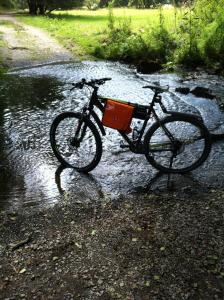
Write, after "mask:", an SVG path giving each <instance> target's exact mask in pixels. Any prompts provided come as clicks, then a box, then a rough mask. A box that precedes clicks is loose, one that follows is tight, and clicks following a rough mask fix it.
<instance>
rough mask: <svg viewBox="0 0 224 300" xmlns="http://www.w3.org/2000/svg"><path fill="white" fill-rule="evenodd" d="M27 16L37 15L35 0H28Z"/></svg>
mask: <svg viewBox="0 0 224 300" xmlns="http://www.w3.org/2000/svg"><path fill="white" fill-rule="evenodd" d="M27 2H28V7H29V14H30V15H37V3H36V0H28V1H27Z"/></svg>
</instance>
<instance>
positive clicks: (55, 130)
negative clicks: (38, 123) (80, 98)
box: [50, 78, 211, 174]
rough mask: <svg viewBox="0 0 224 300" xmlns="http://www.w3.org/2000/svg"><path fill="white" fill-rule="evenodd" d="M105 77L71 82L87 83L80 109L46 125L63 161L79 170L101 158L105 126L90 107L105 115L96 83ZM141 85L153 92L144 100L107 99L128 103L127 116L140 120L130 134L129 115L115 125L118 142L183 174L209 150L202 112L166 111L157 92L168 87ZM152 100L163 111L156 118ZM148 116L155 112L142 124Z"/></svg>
mask: <svg viewBox="0 0 224 300" xmlns="http://www.w3.org/2000/svg"><path fill="white" fill-rule="evenodd" d="M108 80H111V78H102V79H94V80H90V81H86V80H85V79H82V80H81V81H80V82H77V83H73V84H72V88H71V90H73V89H75V88H79V89H83V88H84V87H85V86H86V87H89V88H91V89H92V94H91V96H90V98H89V101H88V103H87V104H86V105H84V107H83V109H82V112H63V113H61V114H60V115H58V116H57V117H56V118H55V119H54V121H53V123H52V125H51V129H50V142H51V147H52V149H53V152H54V154H55V156H56V158H57V159H58V160H59V162H60V163H61V164H62V165H64V166H66V167H72V168H74V169H76V170H77V171H79V172H90V171H91V170H93V169H94V168H95V167H96V166H97V165H98V163H99V162H100V159H101V155H102V139H101V135H100V133H101V134H102V135H103V136H105V135H106V132H105V128H104V127H105V124H104V122H103V119H102V120H101V119H100V117H99V116H98V114H97V113H96V111H95V110H94V108H95V107H96V108H98V109H99V110H100V112H101V113H102V114H103V118H104V114H105V111H107V110H108V109H107V106H108V103H109V99H108V98H106V97H103V96H100V95H98V89H99V87H100V85H103V84H104V83H105V82H106V81H108ZM143 88H149V89H151V90H152V91H153V92H154V96H153V99H152V101H151V103H150V104H149V105H140V104H137V103H130V102H123V101H121V100H113V99H112V100H111V101H115V105H116V103H117V105H122V104H124V105H127V106H129V107H130V108H131V110H132V114H131V120H132V119H133V118H134V119H138V120H141V121H142V122H143V124H142V126H141V128H140V129H138V130H137V131H136V130H135V129H134V130H133V133H132V137H130V136H128V134H129V133H130V126H129V125H130V120H129V124H128V126H126V128H125V129H117V131H118V133H119V134H120V135H121V137H122V138H123V139H124V140H125V141H126V143H127V144H125V145H121V147H122V148H128V149H129V150H131V151H132V152H133V153H136V154H143V155H145V156H146V159H147V160H148V162H149V163H150V164H151V165H152V166H153V167H155V168H156V169H158V170H159V171H162V172H163V173H180V174H183V173H187V172H190V171H192V170H194V169H196V168H197V167H199V166H200V165H201V164H202V163H203V162H204V161H205V160H206V158H207V157H208V155H209V153H210V150H211V137H210V133H209V131H208V129H207V128H206V126H205V125H204V124H203V120H202V118H201V117H200V116H197V115H193V114H188V113H182V112H175V111H168V110H167V109H166V107H165V105H164V104H163V102H162V96H161V94H162V93H164V92H168V91H169V88H168V87H166V88H164V87H161V86H157V85H147V86H144V87H143ZM155 105H159V107H160V109H161V110H162V112H163V113H164V114H166V115H167V116H165V117H163V118H162V119H160V117H159V116H158V114H157V112H156V110H155ZM107 113H108V111H107ZM150 118H154V119H155V122H154V123H153V124H152V125H151V126H150V127H149V128H148V129H147V124H148V121H149V119H150ZM115 119H116V118H115ZM92 120H93V121H92ZM115 123H116V122H115ZM115 127H116V126H115ZM146 129H147V131H146ZM145 131H146V132H145ZM136 133H137V135H136Z"/></svg>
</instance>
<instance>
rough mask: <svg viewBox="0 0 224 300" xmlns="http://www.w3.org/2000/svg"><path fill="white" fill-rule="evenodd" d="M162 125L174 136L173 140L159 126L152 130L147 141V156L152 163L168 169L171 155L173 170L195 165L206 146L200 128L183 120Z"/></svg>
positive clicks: (185, 168)
mask: <svg viewBox="0 0 224 300" xmlns="http://www.w3.org/2000/svg"><path fill="white" fill-rule="evenodd" d="M164 125H165V127H166V128H167V129H168V130H169V132H170V133H171V134H172V136H173V137H174V138H175V142H174V144H172V143H171V141H170V139H169V138H168V137H167V135H166V134H165V132H164V130H163V129H162V128H161V127H158V128H157V129H156V130H155V131H154V133H153V134H152V136H151V138H150V140H149V143H148V147H149V148H148V149H149V156H150V158H151V160H153V162H154V164H155V165H158V166H161V167H162V168H164V169H165V170H168V169H170V161H171V158H172V157H173V162H172V170H174V171H177V172H178V171H181V170H187V169H188V168H191V167H192V166H193V165H196V164H197V163H198V161H200V159H201V157H202V155H203V153H204V149H205V146H206V144H205V139H204V137H203V136H202V130H201V128H200V127H198V126H196V125H195V124H193V123H190V122H187V121H183V120H181V121H180V120H179V121H178V120H177V121H170V122H167V123H165V124H164Z"/></svg>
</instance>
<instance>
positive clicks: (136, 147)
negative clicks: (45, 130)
mask: <svg viewBox="0 0 224 300" xmlns="http://www.w3.org/2000/svg"><path fill="white" fill-rule="evenodd" d="M97 91H98V87H94V89H93V92H92V95H91V97H90V101H89V104H88V105H87V106H85V107H84V108H83V114H84V115H85V116H86V117H87V118H90V116H92V117H93V118H94V120H95V122H96V123H97V125H98V127H99V129H100V131H101V133H102V135H106V132H105V129H104V126H103V124H102V122H101V120H100V118H99V117H98V115H97V114H96V112H95V111H94V106H96V107H97V108H98V109H99V110H100V111H101V112H102V114H103V113H104V106H103V104H102V103H101V101H102V102H103V100H104V101H105V98H104V97H100V96H99V95H98V94H97ZM99 99H101V101H100V100H99ZM161 99H162V98H161V96H160V95H159V93H158V92H155V93H154V96H153V99H152V102H151V104H150V105H148V106H147V105H139V104H134V105H135V107H136V111H137V110H138V108H139V109H144V112H142V113H138V111H137V112H136V113H134V115H133V118H136V119H140V120H144V122H143V125H142V128H141V130H140V131H139V136H138V138H137V140H135V141H133V140H131V139H130V138H129V137H128V135H127V134H126V133H125V132H123V131H120V130H117V131H118V132H119V134H120V135H121V136H122V138H123V139H124V140H125V141H126V142H127V143H128V146H127V147H129V148H130V150H131V151H132V152H134V153H136V154H145V150H144V147H143V144H142V137H143V135H144V132H145V129H146V126H147V124H148V120H149V119H150V117H151V115H153V117H154V118H155V120H156V121H158V122H160V119H159V117H158V115H157V114H156V112H155V110H154V105H155V104H156V103H158V104H159V105H160V107H161V109H162V111H163V112H164V113H166V114H174V113H175V114H176V112H170V111H167V109H166V108H165V106H164V105H163V103H162V101H161ZM132 104H133V103H132ZM161 126H162V127H163V129H164V131H165V133H166V134H167V136H168V137H169V138H170V140H171V141H174V138H173V136H172V135H171V134H170V132H169V131H168V130H167V128H166V127H165V126H164V125H162V124H161Z"/></svg>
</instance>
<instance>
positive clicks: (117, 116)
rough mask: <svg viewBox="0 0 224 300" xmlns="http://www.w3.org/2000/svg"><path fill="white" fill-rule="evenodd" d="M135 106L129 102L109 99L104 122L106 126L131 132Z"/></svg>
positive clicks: (105, 108)
mask: <svg viewBox="0 0 224 300" xmlns="http://www.w3.org/2000/svg"><path fill="white" fill-rule="evenodd" d="M133 112H134V106H133V105H130V104H128V103H123V102H119V101H116V100H111V99H107V101H106V104H105V107H104V113H103V119H102V123H103V125H104V126H107V127H110V128H113V129H117V130H120V131H124V132H125V133H130V132H131V128H130V124H131V120H132V115H133Z"/></svg>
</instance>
